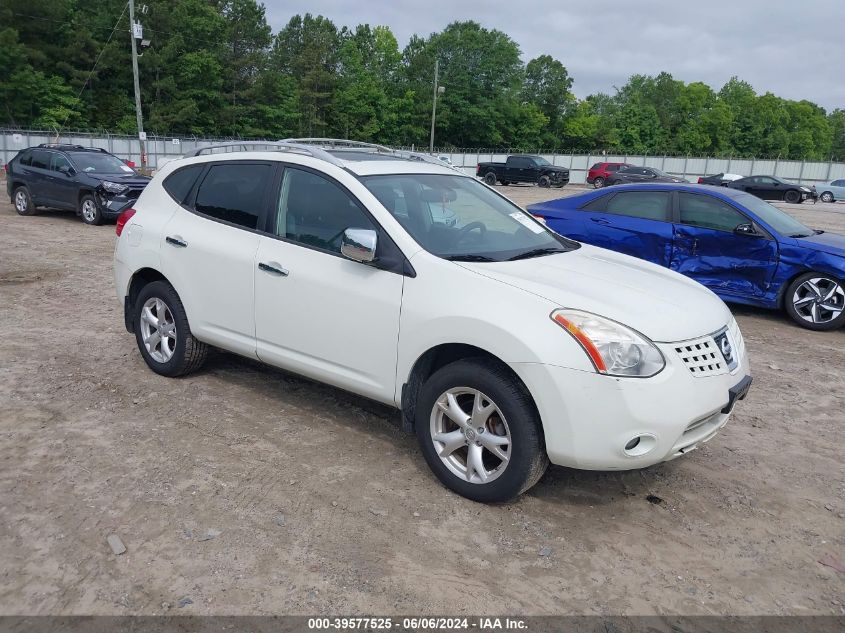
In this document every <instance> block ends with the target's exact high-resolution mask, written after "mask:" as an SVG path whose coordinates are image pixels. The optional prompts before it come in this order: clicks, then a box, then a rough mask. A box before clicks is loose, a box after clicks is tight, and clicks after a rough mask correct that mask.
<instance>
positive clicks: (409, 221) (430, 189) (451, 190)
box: [361, 174, 578, 261]
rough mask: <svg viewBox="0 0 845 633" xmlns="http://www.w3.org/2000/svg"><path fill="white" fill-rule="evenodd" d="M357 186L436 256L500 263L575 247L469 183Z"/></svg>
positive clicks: (421, 179) (376, 181)
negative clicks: (375, 199) (369, 192)
mask: <svg viewBox="0 0 845 633" xmlns="http://www.w3.org/2000/svg"><path fill="white" fill-rule="evenodd" d="M361 181H362V182H363V183H364V185H365V186H366V187H367V188H368V189H369V190H370V191H371V192H372V193H373V195H374V196H376V198H378V199H379V200H380V201H382V204H384V206H385V208H386V209H387V210H388V211H389V212H390V213H391V214H392V215H393V216H394V217H395V218H396V219H397V220H398V221H399V223H400V224H401V225H402V226H403V227H404V228H405V230H406V231H407V232H408V233H409V234H410V236H411V237H413V238H414V240H416V242H417V243H418V244H420V245H421V246H422V247H423V248H424V249H426V250H427V251H428V252H430V253H433V254H434V255H437V256H438V257H443V258H445V259H452V260H464V261H505V260H508V259H520V258H524V257H533V256H539V255H545V254H549V253H556V252H564V251H569V250H572V249H574V248H577V247H578V244H577V243H576V242H572V241H570V240H567V239H566V238H563V237H560V236H558V235H556V234H555V233H553V232H551V231H549V230H548V229H547V228H546V227H544V226H543V225H542V224H540V223H539V222H537V221H535V220H534V219H533V218H532V217H531V216H530V215H528V214H527V213H525V211H523V210H522V209H520V208H519V207H517V206H516V205H514V204H513V203H511V202H509V201H508V200H506V199H505V198H503V197H502V196H500V195H498V194H497V193H495V192H493V191H490V190H489V189H488V188H487V187H485V186H484V185H482V184H480V183H478V182H477V181H476V180H475V179H474V178H467V177H463V176H457V175H456V176H453V175H446V174H395V175H387V176H384V175H382V176H365V177H362V178H361ZM389 192H392V193H389ZM399 192H401V200H402V204H401V207H400V206H399V205H397V204H396V201H397V200H399V199H400V196H399ZM400 208H401V210H400Z"/></svg>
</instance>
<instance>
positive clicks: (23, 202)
mask: <svg viewBox="0 0 845 633" xmlns="http://www.w3.org/2000/svg"><path fill="white" fill-rule="evenodd" d="M12 202H13V204H14V205H15V211H17V212H18V215H35V205H34V204H33V203H32V196H30V195H29V189H27V188H26V187H24V186H20V187H18V188H17V189H15V190H14V192H12Z"/></svg>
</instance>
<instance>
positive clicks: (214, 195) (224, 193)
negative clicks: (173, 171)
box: [194, 163, 273, 229]
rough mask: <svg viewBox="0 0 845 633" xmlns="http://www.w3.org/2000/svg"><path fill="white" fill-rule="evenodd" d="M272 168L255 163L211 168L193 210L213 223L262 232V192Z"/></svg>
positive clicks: (200, 187) (269, 178) (222, 165)
mask: <svg viewBox="0 0 845 633" xmlns="http://www.w3.org/2000/svg"><path fill="white" fill-rule="evenodd" d="M272 173H273V172H272V167H271V166H270V165H266V164H256V163H225V164H220V165H212V166H211V167H210V168H209V170H208V173H207V174H206V175H205V178H203V181H202V183H201V184H200V186H199V189H198V190H197V199H196V203H195V204H194V208H195V209H196V210H197V211H198V212H199V213H202V214H204V215H207V216H209V217H211V218H214V219H216V220H222V221H224V222H229V223H231V224H237V225H238V226H242V227H244V228H247V229H257V228H263V227H260V225H259V218H261V217H262V215H263V210H264V192H265V188H266V186H267V183H268V182H269V181H270V180H271V177H272Z"/></svg>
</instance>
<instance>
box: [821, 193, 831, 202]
mask: <svg viewBox="0 0 845 633" xmlns="http://www.w3.org/2000/svg"><path fill="white" fill-rule="evenodd" d="M819 200H821V201H822V202H833V194H832V193H830V192H829V191H825V192H824V193H823V194H822V195H820V196H819Z"/></svg>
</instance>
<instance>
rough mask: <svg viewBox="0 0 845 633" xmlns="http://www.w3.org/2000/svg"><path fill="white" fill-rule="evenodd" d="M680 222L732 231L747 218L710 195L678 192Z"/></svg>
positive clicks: (744, 222) (745, 221) (746, 220)
mask: <svg viewBox="0 0 845 633" xmlns="http://www.w3.org/2000/svg"><path fill="white" fill-rule="evenodd" d="M678 209H679V210H680V212H681V223H682V224H686V225H689V226H698V227H700V228H704V229H715V230H717V231H733V230H734V229H735V228H736V227H738V226H739V225H740V224H746V223H747V222H748V221H749V220H748V218H746V217H745V216H744V215H742V214H741V213H740V212H739V211H737V210H736V209H734V208H733V207H732V206H730V205H729V204H726V203H724V202H722V201H721V200H718V199H717V198H714V197H712V196H702V195H696V194H692V193H680V194H678Z"/></svg>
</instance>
